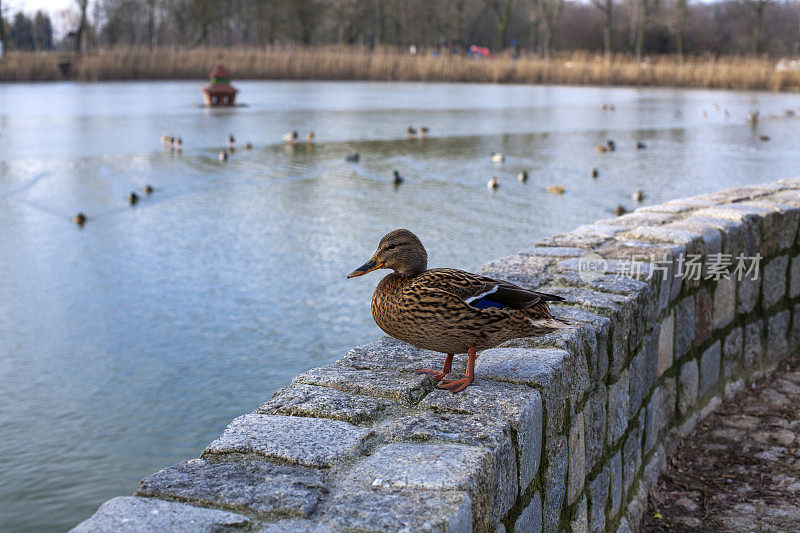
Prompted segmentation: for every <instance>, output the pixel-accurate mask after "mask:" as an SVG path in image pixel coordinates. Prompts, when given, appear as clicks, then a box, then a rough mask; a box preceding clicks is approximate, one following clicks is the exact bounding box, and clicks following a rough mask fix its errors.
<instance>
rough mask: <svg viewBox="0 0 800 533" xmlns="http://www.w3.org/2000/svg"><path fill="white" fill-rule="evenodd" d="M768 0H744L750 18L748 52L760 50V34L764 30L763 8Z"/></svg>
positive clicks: (752, 52)
mask: <svg viewBox="0 0 800 533" xmlns="http://www.w3.org/2000/svg"><path fill="white" fill-rule="evenodd" d="M768 2H769V0H744V3H745V6H747V8H748V9H749V11H750V14H751V20H752V34H751V40H750V53H751V54H754V55H755V54H758V53H759V52H761V34H762V33H763V30H764V10H765V9H766V8H767V3H768Z"/></svg>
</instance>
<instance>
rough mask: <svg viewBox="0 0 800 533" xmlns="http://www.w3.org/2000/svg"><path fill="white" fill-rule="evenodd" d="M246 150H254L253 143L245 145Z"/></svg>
mask: <svg viewBox="0 0 800 533" xmlns="http://www.w3.org/2000/svg"><path fill="white" fill-rule="evenodd" d="M244 149H245V150H252V149H253V143H251V142H246V143H244Z"/></svg>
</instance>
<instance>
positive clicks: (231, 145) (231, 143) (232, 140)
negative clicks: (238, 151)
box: [228, 134, 236, 150]
mask: <svg viewBox="0 0 800 533" xmlns="http://www.w3.org/2000/svg"><path fill="white" fill-rule="evenodd" d="M234 148H236V138H235V137H234V136H233V134H230V135H228V150H233V149H234Z"/></svg>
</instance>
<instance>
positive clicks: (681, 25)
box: [675, 0, 686, 60]
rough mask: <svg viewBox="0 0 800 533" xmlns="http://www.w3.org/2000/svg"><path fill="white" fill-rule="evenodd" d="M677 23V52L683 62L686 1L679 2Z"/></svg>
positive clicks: (679, 0) (680, 0)
mask: <svg viewBox="0 0 800 533" xmlns="http://www.w3.org/2000/svg"><path fill="white" fill-rule="evenodd" d="M676 7H677V13H676V21H675V51H676V52H677V54H678V57H679V58H680V59H681V60H683V32H684V31H686V0H678V3H677V5H676Z"/></svg>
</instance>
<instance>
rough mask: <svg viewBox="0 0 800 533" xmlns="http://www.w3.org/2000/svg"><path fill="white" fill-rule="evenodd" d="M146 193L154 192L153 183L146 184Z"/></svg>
mask: <svg viewBox="0 0 800 533" xmlns="http://www.w3.org/2000/svg"><path fill="white" fill-rule="evenodd" d="M144 193H145V194H153V186H152V185H145V186H144Z"/></svg>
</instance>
